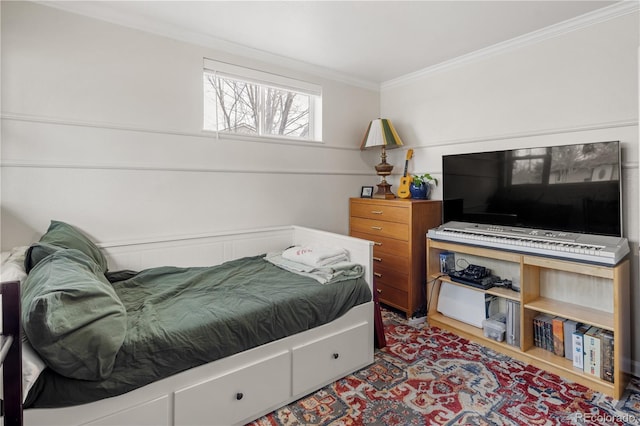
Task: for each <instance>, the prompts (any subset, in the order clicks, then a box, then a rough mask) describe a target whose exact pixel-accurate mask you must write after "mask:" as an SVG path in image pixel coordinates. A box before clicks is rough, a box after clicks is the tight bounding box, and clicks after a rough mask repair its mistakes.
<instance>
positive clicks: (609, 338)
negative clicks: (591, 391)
mask: <svg viewBox="0 0 640 426" xmlns="http://www.w3.org/2000/svg"><path fill="white" fill-rule="evenodd" d="M600 343H601V346H602V356H601V362H602V378H603V379H604V380H606V381H607V382H611V383H613V373H614V370H613V365H614V362H613V348H614V347H613V331H611V330H601V331H600Z"/></svg>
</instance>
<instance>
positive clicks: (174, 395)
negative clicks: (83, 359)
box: [24, 226, 374, 426]
mask: <svg viewBox="0 0 640 426" xmlns="http://www.w3.org/2000/svg"><path fill="white" fill-rule="evenodd" d="M296 244H329V245H333V246H341V247H344V248H346V249H347V250H348V251H349V254H350V256H351V260H352V261H354V262H357V263H360V264H362V265H364V266H365V278H366V280H367V283H369V286H370V287H372V284H371V283H372V282H373V277H372V265H371V262H372V250H373V248H372V244H373V243H371V242H369V241H364V240H360V239H357V238H352V237H347V236H344V235H338V234H334V233H330V232H325V231H318V230H313V229H309V228H303V227H298V226H286V227H278V228H268V229H258V230H250V231H242V232H229V233H218V234H215V235H200V236H189V237H180V238H172V239H166V240H163V241H143V242H125V243H118V244H104V245H101V248H102V249H103V250H104V252H105V254H106V256H107V259H108V261H109V269H110V270H114V271H115V270H118V269H133V270H140V269H144V268H149V267H153V266H161V265H175V266H205V265H215V264H220V263H222V262H224V261H227V260H232V259H237V258H240V257H244V256H251V255H257V254H261V253H265V252H268V251H275V250H283V249H285V248H287V247H289V246H291V245H296ZM372 291H373V288H372ZM373 352H374V331H373V302H368V303H366V304H363V305H359V306H356V307H354V308H352V309H351V310H350V311H349V312H347V313H346V314H345V315H343V316H342V317H340V318H338V319H336V320H334V321H333V322H331V323H328V324H325V325H323V326H320V327H317V328H314V329H311V330H307V331H304V332H301V333H298V334H296V335H293V336H290V337H287V338H284V339H280V340H277V341H275V342H271V343H268V344H266V345H263V346H260V347H257V348H254V349H251V350H247V351H245V352H242V353H239V354H236V355H233V356H230V357H227V358H224V359H220V360H217V361H214V362H211V363H209V364H206V365H202V366H200V367H196V368H193V369H191V370H188V371H185V372H182V373H179V374H176V375H174V376H171V377H168V378H166V379H163V380H160V381H158V382H155V383H152V384H150V385H147V386H145V387H143V388H140V389H136V390H133V391H131V392H128V393H126V394H124V395H120V396H116V397H112V398H107V399H103V400H101V401H97V402H93V403H89V404H84V405H79V406H74V407H66V408H55V409H27V410H25V411H24V424H25V425H27V426H32V425H47V426H54V425H65V426H66V425H93V426H96V425H103V426H107V425H109V426H115V425H148V426H159V425H167V426H171V425H180V426H182V425H228V424H244V423H247V422H250V421H252V420H254V419H256V418H258V417H260V416H262V415H264V414H267V413H269V412H271V411H273V410H275V409H277V408H279V407H282V406H283V405H286V404H288V403H290V402H293V401H295V400H297V399H299V398H301V397H303V396H305V395H307V394H309V393H312V392H314V391H316V390H318V389H320V388H322V387H323V386H325V385H327V384H329V383H332V382H334V381H335V380H337V379H340V378H342V377H344V376H346V375H348V374H350V373H352V372H354V371H357V370H359V369H361V368H363V367H365V366H367V365H369V364H371V363H372V362H373Z"/></svg>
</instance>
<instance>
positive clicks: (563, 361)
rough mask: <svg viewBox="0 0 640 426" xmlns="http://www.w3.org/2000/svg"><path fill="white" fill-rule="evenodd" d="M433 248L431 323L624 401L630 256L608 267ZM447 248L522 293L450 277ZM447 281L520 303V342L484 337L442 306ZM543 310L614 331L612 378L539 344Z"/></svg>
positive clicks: (439, 244) (442, 244)
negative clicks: (443, 257)
mask: <svg viewBox="0 0 640 426" xmlns="http://www.w3.org/2000/svg"><path fill="white" fill-rule="evenodd" d="M426 246H427V247H426V250H427V256H426V260H427V293H426V294H427V309H428V310H427V320H428V323H429V325H431V326H435V327H440V328H443V329H446V330H449V331H451V332H453V333H455V334H458V335H460V336H462V337H465V338H467V339H469V340H472V341H476V342H478V343H480V344H482V345H484V346H487V347H490V348H492V349H494V350H496V351H498V352H502V353H505V354H507V355H509V356H511V357H513V358H515V359H518V360H521V361H523V362H526V363H529V364H531V365H534V366H536V367H538V368H541V369H544V370H547V371H550V372H552V373H555V374H557V375H559V376H561V377H564V378H566V379H569V380H572V381H574V382H577V383H580V384H582V385H584V386H587V387H589V388H591V389H594V390H596V391H598V392H601V393H603V394H606V395H609V396H612V397H613V398H615V399H620V397H621V396H622V393H623V392H624V390H625V387H626V386H627V384H628V381H629V376H628V374H626V373H625V372H624V371H623V370H622V368H623V360H628V359H629V356H630V352H629V350H630V347H629V338H630V334H629V333H630V330H629V318H630V317H629V273H630V272H629V259H628V258H625V259H623V260H621V261H620V262H618V263H617V264H615V265H611V266H607V265H594V264H589V263H582V262H577V261H572V260H560V259H553V258H549V257H546V256H540V255H535V254H526V253H516V252H512V251H507V250H499V249H495V248H487V247H480V246H478V245H469V244H462V243H457V242H448V241H439V240H435V239H432V238H427V242H426ZM442 252H453V253H455V256H456V259H457V260H459V259H465V260H466V261H467V262H468V263H471V264H476V265H482V266H487V267H489V268H490V269H491V270H492V271H494V272H495V273H496V275H498V276H500V277H501V278H510V279H514V280H519V281H520V291H519V292H516V291H513V290H510V289H506V288H502V287H493V288H490V289H487V290H482V289H476V288H472V287H469V286H465V285H464V284H459V283H455V282H453V281H452V280H451V279H450V278H449V277H448V276H447V275H444V274H441V273H440V253H442ZM443 282H446V283H449V284H450V285H462V286H464V287H465V288H467V289H470V291H479V292H482V293H484V294H489V295H493V296H497V297H498V298H499V299H498V300H511V301H515V302H518V303H519V304H520V310H519V320H520V327H519V332H520V339H519V346H512V345H510V344H507V343H506V342H504V341H503V342H498V341H496V340H493V339H491V338H489V337H485V336H484V333H483V330H482V328H478V327H475V326H472V325H469V324H467V323H464V322H462V321H459V320H456V319H454V318H451V317H447V316H445V315H443V314H442V313H440V312H438V309H437V306H438V296H439V292H440V287H441V284H442V283H443ZM505 303H506V302H505ZM541 313H544V314H549V315H552V316H558V317H562V318H565V319H569V320H574V321H577V322H580V323H585V324H589V325H591V326H595V327H600V328H602V329H604V330H609V331H611V332H613V335H614V351H613V357H612V362H613V367H614V374H613V382H609V381H607V380H604V379H602V378H599V377H596V376H594V375H590V374H588V373H586V372H584V371H583V370H581V369H579V368H576V367H574V366H573V361H572V359H568V358H565V357H563V356H558V355H555V354H554V353H552V352H550V351H548V350H545V349H542V348H540V347H538V346H536V345H535V342H534V318H535V317H536V316H537V315H539V314H541Z"/></svg>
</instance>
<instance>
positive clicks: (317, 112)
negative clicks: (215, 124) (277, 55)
mask: <svg viewBox="0 0 640 426" xmlns="http://www.w3.org/2000/svg"><path fill="white" fill-rule="evenodd" d="M207 74H213V75H220V76H221V77H229V78H231V79H237V80H243V81H247V82H251V83H254V84H257V85H259V86H261V87H273V88H276V89H282V90H290V91H294V92H300V93H304V94H307V95H310V104H309V132H308V134H309V137H308V138H300V137H295V136H283V135H269V134H260V133H258V134H255V135H248V134H239V133H233V132H221V131H218V130H216V129H210V128H207V127H206V117H205V116H204V111H203V125H202V126H203V130H204V131H205V132H213V133H215V134H216V137H220V135H224V137H228V136H230V137H242V138H259V139H261V140H266V139H285V140H287V141H300V142H322V86H320V85H318V84H315V83H310V82H307V81H302V80H297V79H294V78H291V77H286V76H283V75H278V74H273V73H268V72H265V71H260V70H256V69H252V68H247V67H242V66H239V65H234V64H230V63H227V62H221V61H216V60H213V59H208V58H204V66H203V103H204V102H206V100H205V98H204V96H205V93H204V78H205V77H206V75H207Z"/></svg>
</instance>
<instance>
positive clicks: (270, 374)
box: [175, 351, 291, 425]
mask: <svg viewBox="0 0 640 426" xmlns="http://www.w3.org/2000/svg"><path fill="white" fill-rule="evenodd" d="M290 365H291V356H290V353H289V351H283V352H280V353H277V354H275V355H273V356H272V357H269V358H266V359H263V360H261V361H258V362H256V363H255V364H252V365H249V366H247V367H245V368H241V369H238V370H233V371H230V372H228V373H227V374H224V375H221V376H218V377H214V378H211V379H209V380H207V381H204V382H202V383H199V384H196V385H193V386H190V387H187V388H184V389H181V390H179V391H177V392H176V393H175V424H176V425H205V424H211V425H213V424H215V425H230V424H236V423H239V422H241V421H243V420H245V419H247V418H251V417H252V415H254V414H258V413H262V412H264V411H265V410H268V409H270V408H272V407H275V406H277V405H279V404H281V402H282V401H284V400H286V399H287V398H289V397H290V396H291V369H290Z"/></svg>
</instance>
